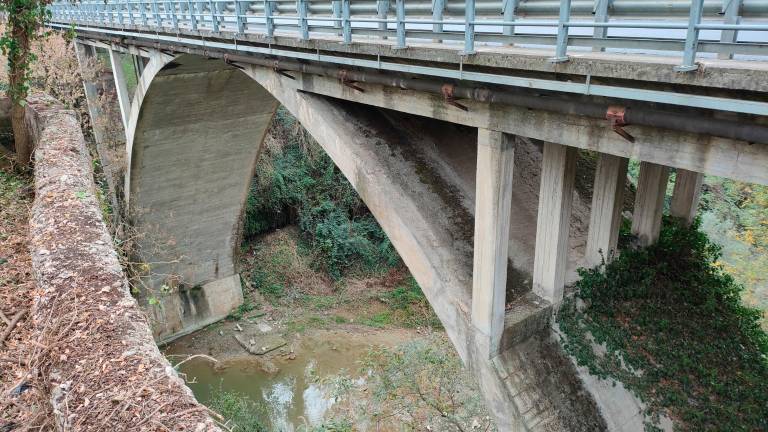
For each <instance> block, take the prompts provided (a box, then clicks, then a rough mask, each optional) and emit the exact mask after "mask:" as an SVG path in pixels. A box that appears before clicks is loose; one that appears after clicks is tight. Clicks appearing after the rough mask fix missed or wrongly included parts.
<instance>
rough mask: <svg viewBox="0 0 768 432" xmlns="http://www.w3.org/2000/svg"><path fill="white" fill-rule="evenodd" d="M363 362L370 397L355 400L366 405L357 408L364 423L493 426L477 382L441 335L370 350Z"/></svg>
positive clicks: (404, 427) (417, 426) (407, 427)
mask: <svg viewBox="0 0 768 432" xmlns="http://www.w3.org/2000/svg"><path fill="white" fill-rule="evenodd" d="M361 365H362V367H361V371H362V372H364V373H367V374H369V375H368V376H369V381H368V383H367V385H366V387H367V392H369V393H370V395H369V397H367V398H357V399H356V400H358V401H360V403H366V404H368V406H366V407H360V406H358V407H356V408H357V409H355V411H356V412H357V413H358V415H362V416H364V417H366V418H365V419H364V420H365V421H366V422H370V423H375V424H377V425H382V427H383V429H384V430H395V429H394V428H393V429H389V428H387V422H388V421H392V420H391V419H393V418H394V419H395V420H394V421H396V424H397V427H398V429H397V430H425V427H426V428H427V430H436V431H469V430H481V431H488V430H493V425H492V423H491V421H490V419H489V416H488V413H487V411H486V409H485V405H484V403H483V401H482V399H481V397H480V396H479V391H478V388H477V385H476V384H475V382H474V380H473V379H472V377H471V376H470V375H469V373H468V372H467V371H466V370H465V369H464V367H463V366H462V364H461V360H460V359H459V358H458V356H457V355H456V353H455V350H454V349H453V347H452V346H451V344H450V342H449V341H448V340H447V339H446V338H445V337H438V336H436V335H435V336H433V337H430V338H426V339H420V340H416V341H413V342H409V343H406V344H404V345H401V346H399V347H397V348H382V347H379V348H373V349H371V351H370V352H369V353H368V354H367V355H366V356H365V358H364V359H363V360H362V362H361ZM351 399H355V398H351ZM360 420H363V419H360ZM381 422H383V423H381Z"/></svg>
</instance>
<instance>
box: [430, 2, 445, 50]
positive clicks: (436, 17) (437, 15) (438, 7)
mask: <svg viewBox="0 0 768 432" xmlns="http://www.w3.org/2000/svg"><path fill="white" fill-rule="evenodd" d="M444 11H445V0H432V20H433V21H440V22H439V23H434V24H432V33H442V32H443V22H442V21H443V12H444ZM435 42H441V39H437V38H436V39H435Z"/></svg>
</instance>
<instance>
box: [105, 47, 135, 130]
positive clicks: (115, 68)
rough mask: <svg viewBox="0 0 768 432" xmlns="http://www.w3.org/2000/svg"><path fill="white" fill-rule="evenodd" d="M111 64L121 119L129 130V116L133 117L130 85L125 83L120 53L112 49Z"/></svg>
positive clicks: (110, 53) (124, 126) (110, 52)
mask: <svg viewBox="0 0 768 432" xmlns="http://www.w3.org/2000/svg"><path fill="white" fill-rule="evenodd" d="M109 63H110V65H111V66H112V76H113V77H114V78H115V89H116V91H117V101H118V102H119V104H120V118H121V119H122V120H123V128H124V129H125V130H128V116H130V115H131V99H130V97H129V96H128V84H127V83H126V81H125V72H123V64H122V62H121V59H120V53H118V52H117V51H115V50H112V49H110V50H109Z"/></svg>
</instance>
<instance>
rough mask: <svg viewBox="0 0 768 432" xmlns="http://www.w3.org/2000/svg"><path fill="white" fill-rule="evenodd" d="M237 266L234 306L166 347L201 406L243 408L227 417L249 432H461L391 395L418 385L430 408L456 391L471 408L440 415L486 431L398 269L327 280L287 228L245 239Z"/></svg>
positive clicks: (432, 323) (472, 393)
mask: <svg viewBox="0 0 768 432" xmlns="http://www.w3.org/2000/svg"><path fill="white" fill-rule="evenodd" d="M240 269H241V275H242V278H243V282H244V295H245V299H246V302H245V304H244V305H243V307H241V308H240V309H239V310H238V311H235V312H234V313H233V314H232V315H230V317H229V318H228V319H227V320H225V321H221V322H219V323H216V324H213V325H211V326H208V327H207V328H205V329H203V330H201V331H199V332H196V333H193V334H191V335H187V336H185V337H183V338H180V339H178V340H177V341H175V342H173V343H171V344H170V345H169V346H167V347H165V348H164V352H165V354H166V356H167V357H168V358H169V359H170V361H171V362H172V363H174V364H179V367H178V369H179V371H180V372H182V373H183V374H185V375H186V380H187V382H188V385H189V387H190V388H191V389H192V390H193V392H194V394H195V396H196V397H197V399H198V400H199V401H200V402H202V403H204V404H207V405H209V406H211V407H213V408H216V407H217V406H218V407H221V406H222V405H225V406H224V408H225V410H226V409H228V408H232V407H238V410H239V411H238V412H240V413H242V412H243V411H245V412H250V413H251V414H250V415H248V416H247V418H243V415H241V414H237V413H236V414H233V415H232V416H231V417H232V418H233V421H235V422H239V423H246V424H249V425H250V426H248V427H246V428H247V429H248V430H254V431H260V430H280V431H310V430H311V431H316V430H320V431H322V430H334V431H345V430H392V429H390V428H391V427H395V425H396V424H404V423H409V424H412V425H414V426H415V427H417V428H421V429H423V428H425V427H427V426H430V427H439V429H436V430H460V429H456V428H455V426H451V425H443V422H444V421H445V418H452V417H445V416H443V413H440V412H437V411H435V410H434V408H432V407H430V406H429V405H428V402H430V401H432V399H427V401H425V400H420V399H419V400H409V399H408V398H407V397H401V396H398V395H399V394H400V393H401V392H403V393H406V394H412V391H411V390H408V391H407V392H406V391H405V390H404V389H405V388H408V386H412V385H418V386H419V390H420V391H422V393H423V394H424V395H425V397H426V396H429V398H434V400H437V401H439V400H441V399H440V398H442V397H444V396H443V394H445V395H448V394H453V393H454V392H447V391H446V387H448V386H454V385H455V386H456V388H459V389H461V392H462V395H463V396H462V398H463V399H461V400H467V401H472V403H468V404H462V405H461V406H458V405H457V406H455V407H454V408H452V409H451V410H450V412H451V416H453V413H454V412H455V413H456V416H457V418H460V420H456V421H457V422H459V423H458V424H465V425H466V426H471V425H472V424H478V425H486V424H490V418H489V417H488V415H487V413H485V410H484V407H483V404H482V402H481V399H480V397H479V393H477V390H476V387H475V384H474V382H473V380H472V378H471V377H469V376H468V375H467V374H466V372H465V371H464V370H463V367H462V366H461V362H460V360H459V359H458V357H457V356H456V354H455V351H454V349H453V347H452V346H451V345H450V342H449V341H448V340H447V337H446V336H445V334H444V332H443V331H442V330H441V328H440V326H439V320H438V319H437V317H436V316H435V315H434V313H433V312H432V310H431V308H430V306H429V304H428V302H427V301H426V298H424V296H423V294H422V293H421V291H420V290H419V287H418V285H417V284H416V283H415V282H414V281H413V279H412V278H411V277H410V275H409V273H408V271H407V269H405V268H404V267H402V266H396V267H394V268H390V269H387V270H384V271H379V272H357V273H355V274H350V275H348V276H346V277H344V278H341V279H333V278H331V277H330V276H329V275H328V274H327V273H326V272H324V271H323V269H318V268H315V267H313V265H312V256H311V254H309V253H308V251H306V250H304V249H303V245H302V238H301V233H300V231H299V230H298V229H297V228H296V227H294V226H287V227H284V228H282V229H278V230H275V231H272V232H270V233H267V234H264V235H262V236H259V237H258V238H256V239H254V240H252V241H250V242H248V243H247V244H246V246H244V248H243V251H242V253H241V260H240ZM406 353H412V354H413V355H410V356H405V354H406ZM401 355H403V356H404V357H402V358H401V357H399V356H401ZM427 360H429V361H427ZM370 371H376V373H375V374H374V375H375V376H374V375H369V374H370ZM388 373H393V374H395V375H397V376H413V377H417V376H422V377H430V378H429V379H426V380H424V382H419V383H418V384H416V383H414V382H399V383H397V384H393V381H390V380H384V381H382V378H384V377H386V376H387V374H388ZM441 376H443V377H446V378H449V379H447V380H446V382H440V380H439V377H441ZM433 378H434V379H433ZM369 380H370V381H369ZM378 397H383V399H382V400H379V399H377V398H378ZM222 400H224V401H226V403H222ZM457 400H458V399H457ZM393 401H397V403H403V402H404V401H408V402H407V406H405V407H402V406H394V405H393ZM465 405H466V406H465ZM446 406H448V405H446ZM364 407H368V408H364ZM374 408H375V409H374ZM222 414H224V415H225V416H226V413H222ZM235 417H237V419H235ZM254 417H255V418H254ZM329 422H330V423H329ZM255 424H258V425H259V426H254V425H255ZM329 424H332V425H333V427H330V426H328V425H329ZM352 425H354V429H352ZM323 428H327V429H323ZM377 428H378V429H377Z"/></svg>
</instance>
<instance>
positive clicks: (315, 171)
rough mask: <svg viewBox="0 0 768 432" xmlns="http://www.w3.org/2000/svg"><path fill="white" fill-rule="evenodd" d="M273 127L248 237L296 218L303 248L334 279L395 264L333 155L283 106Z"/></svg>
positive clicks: (253, 196) (249, 213)
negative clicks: (319, 144)
mask: <svg viewBox="0 0 768 432" xmlns="http://www.w3.org/2000/svg"><path fill="white" fill-rule="evenodd" d="M273 127H274V128H275V130H274V131H273V135H275V136H276V137H277V139H276V140H273V142H270V143H267V144H266V145H265V147H266V148H265V150H264V151H263V152H262V154H261V158H260V160H259V164H258V167H257V169H256V178H255V179H254V181H253V185H252V187H251V193H250V194H249V197H248V202H247V207H246V214H245V221H244V237H245V238H246V239H250V238H253V237H255V236H257V235H259V234H262V233H265V232H267V231H270V230H273V229H275V228H280V227H283V226H286V225H289V224H297V225H298V226H299V229H300V231H301V238H302V240H303V245H302V246H303V247H302V250H303V251H304V252H305V253H307V254H310V255H311V256H312V263H313V265H314V266H315V267H316V268H319V269H323V270H325V271H326V272H327V273H328V274H330V275H331V277H333V278H334V279H340V278H341V277H342V276H344V275H346V274H350V273H354V272H355V271H357V272H360V271H362V272H364V273H371V272H380V271H383V270H386V269H388V268H391V267H394V266H396V265H397V264H398V263H399V257H398V255H397V253H396V252H395V250H394V248H393V247H392V245H391V243H390V242H389V239H387V236H386V235H385V234H384V232H383V231H382V230H381V227H379V225H378V224H377V223H376V220H375V219H374V218H373V216H372V215H371V214H370V212H369V211H368V209H367V208H366V207H365V204H364V203H363V202H362V200H361V199H360V197H359V196H358V195H357V193H356V192H355V190H354V189H353V188H352V185H351V184H350V183H349V182H348V181H347V180H346V178H345V177H344V176H343V174H341V172H340V171H339V170H338V168H336V166H335V165H334V163H333V161H332V160H331V159H330V157H328V155H326V154H325V152H323V150H322V149H321V148H320V147H319V146H318V145H317V144H316V143H315V142H314V141H312V140H311V139H310V138H309V137H308V136H307V135H306V132H305V131H303V129H300V127H299V126H298V124H297V123H296V120H295V119H294V118H293V117H291V116H290V115H289V114H287V113H286V112H285V111H284V110H282V109H281V110H279V111H278V113H277V115H276V118H275V121H274V122H273ZM278 141H279V143H278Z"/></svg>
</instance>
